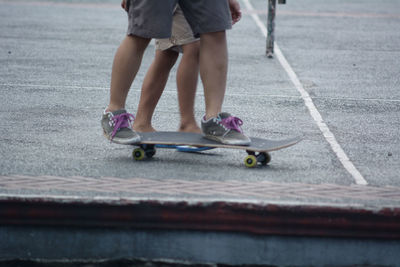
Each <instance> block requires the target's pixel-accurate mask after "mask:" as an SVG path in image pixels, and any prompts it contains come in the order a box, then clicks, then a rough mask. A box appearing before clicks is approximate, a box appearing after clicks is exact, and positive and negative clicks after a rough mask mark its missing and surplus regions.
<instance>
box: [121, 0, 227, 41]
mask: <svg viewBox="0 0 400 267" xmlns="http://www.w3.org/2000/svg"><path fill="white" fill-rule="evenodd" d="M127 1H129V10H128V19H129V26H128V32H127V34H128V35H136V36H139V37H143V38H160V39H161V38H169V37H171V28H172V18H173V13H174V9H175V6H176V4H179V5H180V7H181V9H182V11H183V13H184V15H185V18H186V20H187V22H188V23H189V25H190V27H191V29H192V31H193V33H194V35H197V34H202V33H209V32H218V31H224V30H228V29H230V28H231V27H232V18H231V13H230V10H229V4H228V0H127Z"/></svg>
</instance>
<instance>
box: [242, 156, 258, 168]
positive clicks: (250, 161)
mask: <svg viewBox="0 0 400 267" xmlns="http://www.w3.org/2000/svg"><path fill="white" fill-rule="evenodd" d="M244 164H245V165H246V167H247V168H254V167H256V166H257V158H256V156H254V155H248V156H247V157H245V158H244Z"/></svg>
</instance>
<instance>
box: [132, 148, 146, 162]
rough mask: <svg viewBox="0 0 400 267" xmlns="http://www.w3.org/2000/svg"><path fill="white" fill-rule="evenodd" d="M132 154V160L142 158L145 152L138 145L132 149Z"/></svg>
mask: <svg viewBox="0 0 400 267" xmlns="http://www.w3.org/2000/svg"><path fill="white" fill-rule="evenodd" d="M132 156H133V159H134V160H143V159H144V156H145V152H144V150H143V149H142V148H140V147H138V148H135V149H134V150H133V153H132Z"/></svg>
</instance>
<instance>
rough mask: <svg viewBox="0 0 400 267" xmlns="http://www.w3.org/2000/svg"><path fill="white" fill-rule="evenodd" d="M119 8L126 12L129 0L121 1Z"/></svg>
mask: <svg viewBox="0 0 400 267" xmlns="http://www.w3.org/2000/svg"><path fill="white" fill-rule="evenodd" d="M121 7H122V8H123V9H125V11H126V12H128V10H129V0H122V2H121Z"/></svg>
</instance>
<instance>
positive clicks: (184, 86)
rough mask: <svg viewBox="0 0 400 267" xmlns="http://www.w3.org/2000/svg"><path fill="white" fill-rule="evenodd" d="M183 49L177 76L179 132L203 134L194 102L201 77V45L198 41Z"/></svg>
mask: <svg viewBox="0 0 400 267" xmlns="http://www.w3.org/2000/svg"><path fill="white" fill-rule="evenodd" d="M182 48H183V56H182V59H181V62H180V64H179V67H178V72H177V76H176V83H177V86H178V99H179V111H180V114H181V122H180V126H179V131H181V132H195V133H201V129H200V128H199V126H198V125H197V123H196V119H195V115H194V102H195V97H196V88H197V82H198V77H199V49H200V43H199V42H198V41H197V42H193V43H190V44H187V45H184V46H183V47H182Z"/></svg>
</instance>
